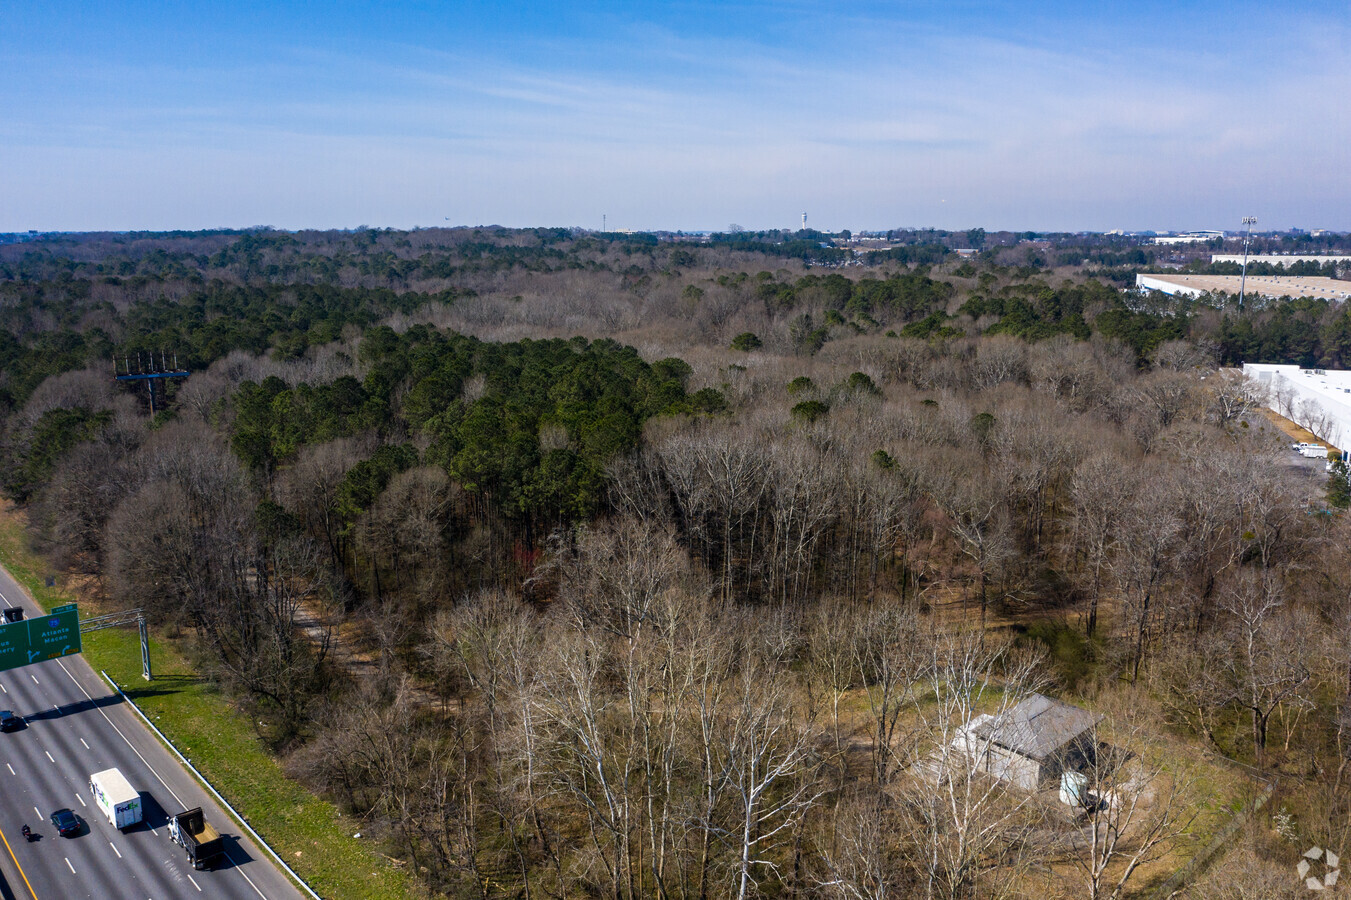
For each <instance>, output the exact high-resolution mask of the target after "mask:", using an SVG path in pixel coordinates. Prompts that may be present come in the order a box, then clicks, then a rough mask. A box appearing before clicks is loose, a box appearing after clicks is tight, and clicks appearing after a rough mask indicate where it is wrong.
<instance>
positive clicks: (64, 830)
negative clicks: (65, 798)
mask: <svg viewBox="0 0 1351 900" xmlns="http://www.w3.org/2000/svg"><path fill="white" fill-rule="evenodd" d="M52 824H53V825H55V826H56V833H57V834H59V835H61V837H75V835H77V834H79V833H80V820H79V819H77V818H75V813H73V812H71V811H70V810H68V809H58V810H57V811H56V812H54V813H52Z"/></svg>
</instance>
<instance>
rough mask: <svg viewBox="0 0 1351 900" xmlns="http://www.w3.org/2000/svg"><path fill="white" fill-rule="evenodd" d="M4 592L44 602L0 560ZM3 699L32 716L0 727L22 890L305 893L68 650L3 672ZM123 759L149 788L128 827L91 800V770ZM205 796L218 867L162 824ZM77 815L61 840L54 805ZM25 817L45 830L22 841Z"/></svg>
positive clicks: (17, 600)
mask: <svg viewBox="0 0 1351 900" xmlns="http://www.w3.org/2000/svg"><path fill="white" fill-rule="evenodd" d="M0 601H3V605H4V606H23V607H24V608H25V612H26V614H27V615H28V616H35V615H38V614H39V613H40V610H39V609H38V608H37V606H35V605H34V604H33V602H32V601H31V600H30V599H29V598H28V597H27V595H26V594H25V593H24V592H23V590H22V589H21V588H20V587H19V585H18V584H17V583H15V581H14V580H13V579H12V578H11V577H10V575H9V573H8V572H6V571H4V569H3V568H0ZM0 709H10V710H13V711H14V712H15V713H16V714H18V715H19V716H22V717H23V718H24V720H25V723H26V726H25V727H24V728H22V729H21V730H19V731H15V732H10V733H7V734H5V733H0V838H2V839H3V840H0V873H3V875H4V880H5V881H6V882H8V885H7V887H8V891H4V887H5V886H0V894H5V895H8V896H13V897H15V898H19V900H64V898H78V897H87V898H90V900H105V898H106V900H122V898H125V900H172V898H189V900H193V898H199V897H211V898H215V897H222V898H228V900H257V898H259V897H262V898H265V900H299V898H300V897H301V893H300V891H299V890H298V889H297V888H295V887H294V886H293V885H292V884H291V882H290V881H289V880H288V879H287V878H286V876H285V875H283V874H282V872H281V871H280V869H278V868H277V867H276V866H275V865H273V863H272V861H271V860H270V859H269V858H268V857H267V856H265V855H264V853H263V852H262V851H260V850H259V849H258V848H257V847H256V846H254V844H253V842H252V841H250V840H249V839H248V838H247V836H246V835H243V834H241V833H240V829H239V827H238V826H237V825H236V824H235V823H234V822H233V820H231V819H228V818H227V817H226V816H225V814H224V812H223V811H222V810H221V809H220V808H219V807H218V806H217V805H216V804H215V803H213V802H212V801H211V800H210V799H209V796H208V795H207V793H206V791H205V790H204V789H203V788H202V787H201V786H200V785H198V784H197V782H196V781H195V780H194V779H193V778H192V777H191V776H190V775H189V774H188V773H187V772H185V771H184V770H183V768H182V767H181V766H180V765H179V764H178V762H177V761H176V760H175V759H174V758H173V757H172V756H171V755H170V753H169V751H168V750H166V749H165V748H164V747H163V746H162V745H161V744H160V743H159V741H158V740H157V739H156V738H155V737H154V736H153V735H152V734H150V733H149V731H148V730H147V729H146V728H145V727H144V726H143V725H142V724H141V723H140V721H139V720H138V719H137V718H136V716H135V713H134V712H133V711H132V710H131V709H129V708H128V706H127V704H126V703H125V702H123V701H122V700H121V698H120V697H118V695H117V694H116V693H115V692H114V691H113V690H112V689H111V687H110V686H109V685H108V684H107V682H105V681H103V680H102V679H101V678H100V677H99V676H98V675H97V674H95V673H94V672H93V671H92V670H91V669H90V668H89V666H88V665H87V664H86V663H85V661H84V659H83V657H80V656H70V657H66V658H64V659H57V660H51V661H49V662H43V663H38V664H36V665H32V666H26V667H24V668H20V669H11V670H9V671H7V672H0ZM113 767H116V768H118V769H121V770H122V774H124V775H125V776H126V777H127V779H128V780H129V781H130V782H131V783H132V785H133V786H134V787H135V788H136V789H137V790H138V791H140V793H141V800H142V802H143V804H144V809H145V822H144V823H143V824H141V825H137V826H134V827H132V828H129V829H127V831H126V832H120V831H118V830H117V829H115V828H113V827H112V826H111V825H110V824H109V823H108V820H107V819H106V818H104V817H103V816H102V814H101V813H100V812H99V810H98V809H97V808H96V807H95V806H94V801H93V798H91V797H90V795H89V776H90V775H91V774H92V773H94V772H99V771H102V770H103V769H109V768H113ZM194 806H201V807H202V808H203V809H204V810H205V812H206V817H207V821H209V822H211V823H212V824H213V825H215V826H216V828H217V829H219V830H220V832H221V833H222V834H224V835H226V851H227V855H226V857H225V858H224V859H221V860H219V861H218V863H217V866H216V868H215V869H214V870H213V871H201V872H199V871H194V870H193V868H192V866H191V864H190V863H188V861H187V859H186V855H185V854H184V852H183V850H182V849H181V848H179V847H178V846H176V845H175V844H173V843H172V842H171V841H170V840H169V837H168V832H167V830H166V828H165V819H166V817H167V816H168V815H171V814H173V813H176V812H180V811H182V810H184V809H190V808H192V807H194ZM61 808H67V809H70V810H73V811H74V813H75V815H76V816H78V817H79V819H80V822H81V825H82V826H83V827H82V828H81V830H80V834H79V835H77V836H75V837H69V838H63V837H60V836H59V835H57V833H56V828H55V827H54V826H53V825H52V824H51V820H50V815H51V813H52V811H53V810H57V809H61ZM24 824H27V825H28V826H29V827H30V828H32V829H33V832H34V833H35V835H36V837H37V839H36V840H33V841H25V840H24V839H23V836H22V835H21V834H20V830H21V828H22V827H23V825H24Z"/></svg>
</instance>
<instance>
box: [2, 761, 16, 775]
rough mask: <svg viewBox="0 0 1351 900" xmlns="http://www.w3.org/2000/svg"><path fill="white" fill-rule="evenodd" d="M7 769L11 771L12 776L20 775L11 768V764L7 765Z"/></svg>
mask: <svg viewBox="0 0 1351 900" xmlns="http://www.w3.org/2000/svg"><path fill="white" fill-rule="evenodd" d="M5 768H6V769H9V774H11V775H18V774H19V773H18V772H16V771H14V767H13V766H11V765H10V764H9V763H5Z"/></svg>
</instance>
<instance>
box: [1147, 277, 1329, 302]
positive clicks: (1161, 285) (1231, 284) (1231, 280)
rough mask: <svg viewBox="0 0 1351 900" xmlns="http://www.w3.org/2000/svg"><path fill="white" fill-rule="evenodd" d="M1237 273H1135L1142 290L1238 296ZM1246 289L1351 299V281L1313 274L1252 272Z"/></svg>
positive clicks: (1252, 293)
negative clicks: (1259, 273) (1260, 273)
mask: <svg viewBox="0 0 1351 900" xmlns="http://www.w3.org/2000/svg"><path fill="white" fill-rule="evenodd" d="M1239 283H1240V276H1238V275H1176V274H1169V275H1161V274H1154V275H1143V274H1142V275H1136V276H1135V286H1136V287H1137V288H1139V289H1140V290H1142V291H1163V292H1164V293H1165V294H1180V295H1183V296H1187V297H1199V296H1201V295H1202V294H1233V295H1234V296H1236V297H1237V296H1238V292H1239ZM1245 292H1246V293H1247V294H1248V295H1249V296H1254V297H1267V298H1270V299H1272V300H1279V299H1280V298H1281V297H1316V298H1318V299H1320V300H1351V281H1338V280H1336V279H1334V278H1323V277H1320V276H1314V275H1308V276H1306V275H1249V276H1248V280H1247V285H1246V287H1245Z"/></svg>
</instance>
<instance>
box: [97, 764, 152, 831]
mask: <svg viewBox="0 0 1351 900" xmlns="http://www.w3.org/2000/svg"><path fill="white" fill-rule="evenodd" d="M89 793H90V794H92V795H93V796H94V805H95V806H97V807H98V808H99V809H101V810H102V811H103V814H104V815H105V816H107V817H108V824H110V825H112V826H113V827H114V828H117V829H119V830H125V829H127V828H130V827H131V826H133V825H135V824H136V823H137V822H139V821H141V795H140V794H139V793H137V792H136V789H135V788H134V787H132V786H131V782H129V781H127V779H126V776H124V775H123V774H122V773H121V772H120V771H118V770H117V769H105V770H104V771H102V772H95V773H94V774H93V775H90V776H89Z"/></svg>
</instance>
